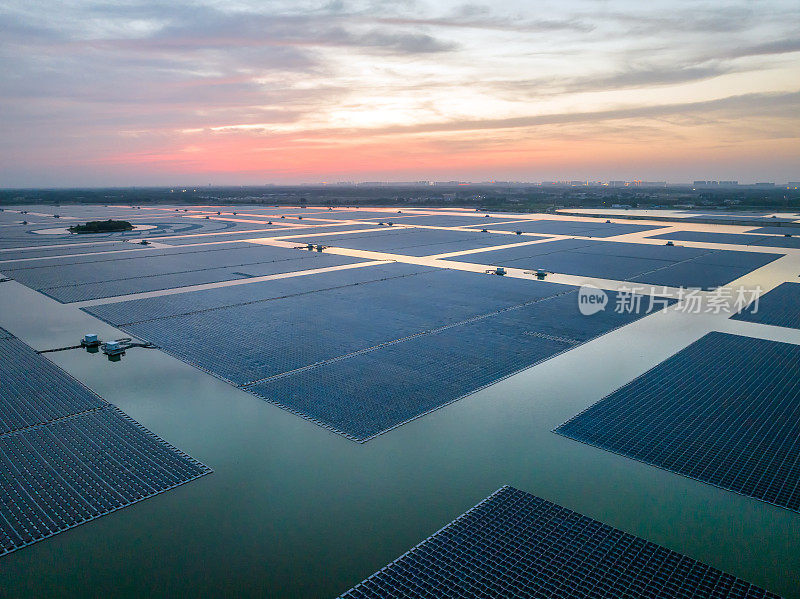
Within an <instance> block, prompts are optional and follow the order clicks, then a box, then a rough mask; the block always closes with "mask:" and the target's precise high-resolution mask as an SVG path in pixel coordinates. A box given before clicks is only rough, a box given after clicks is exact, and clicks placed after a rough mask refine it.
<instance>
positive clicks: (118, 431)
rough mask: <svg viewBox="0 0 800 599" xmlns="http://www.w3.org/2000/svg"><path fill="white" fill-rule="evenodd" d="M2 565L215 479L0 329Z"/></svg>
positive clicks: (0, 509)
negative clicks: (76, 530)
mask: <svg viewBox="0 0 800 599" xmlns="http://www.w3.org/2000/svg"><path fill="white" fill-rule="evenodd" d="M0 381H2V384H0V555H4V554H5V553H8V552H10V551H14V550H16V549H19V548H21V547H24V546H26V545H29V544H31V543H34V542H36V541H39V540H41V539H44V538H46V537H49V536H51V535H53V534H56V533H58V532H62V531H64V530H66V529H68V528H71V527H73V526H77V525H78V524H82V523H84V522H87V521H89V520H91V519H93V518H97V517H98V516H102V515H104V514H107V513H109V512H111V511H114V510H116V509H119V508H122V507H125V506H127V505H130V504H131V503H134V502H136V501H140V500H142V499H145V498H147V497H150V496H152V495H155V494H157V493H161V492H163V491H166V490H168V489H170V488H172V487H175V486H177V485H180V484H183V483H185V482H188V481H190V480H193V479H195V478H197V477H199V476H202V475H204V474H207V473H209V472H211V470H210V469H209V468H208V467H206V466H204V465H203V464H201V463H200V462H198V461H196V460H194V459H192V458H191V457H189V456H187V455H186V454H184V453H182V452H180V451H178V450H177V449H175V448H174V447H172V446H171V445H168V444H167V443H166V442H164V441H163V440H161V439H160V438H158V437H156V436H155V435H154V434H153V433H151V432H150V431H148V430H147V429H145V428H144V427H142V426H141V425H140V424H138V423H137V422H135V421H133V420H132V419H130V418H129V417H128V416H126V415H125V414H123V413H122V412H120V411H119V410H118V409H117V408H115V407H114V406H112V405H110V404H109V403H107V402H106V401H104V400H103V399H102V398H100V397H99V396H97V395H96V394H94V393H93V392H92V391H90V390H89V389H88V388H86V387H85V386H83V385H82V384H81V383H80V382H78V381H77V380H75V379H74V378H72V377H71V376H69V375H68V374H67V373H66V372H64V371H63V370H61V369H60V368H58V367H57V366H56V365H55V364H53V363H52V362H50V361H49V360H47V359H46V358H44V357H42V356H41V355H39V354H37V353H36V352H35V351H33V349H31V348H30V347H29V346H27V345H26V344H24V343H22V341H20V340H19V339H17V338H16V337H14V336H13V335H11V334H10V333H8V332H7V331H5V330H3V329H0Z"/></svg>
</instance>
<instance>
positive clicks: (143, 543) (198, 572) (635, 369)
mask: <svg viewBox="0 0 800 599" xmlns="http://www.w3.org/2000/svg"><path fill="white" fill-rule="evenodd" d="M782 268H783V267H782V266H780V265H778V266H776V267H774V268H773V270H772V271H768V272H773V273H774V274H777V275H780V276H784V275H783V274H782V270H781V269H782ZM765 276H766V275H765ZM0 301H2V306H3V310H2V312H0V326H3V327H6V328H8V329H9V330H11V331H12V332H13V333H15V334H17V335H18V336H20V337H21V338H22V339H23V340H25V341H27V342H29V343H31V344H32V345H33V346H34V347H35V348H37V349H44V348H47V347H57V346H62V345H69V344H73V343H75V342H76V340H77V339H78V338H79V336H80V335H81V334H83V333H84V332H88V331H93V332H98V333H100V334H101V336H106V337H112V336H113V335H115V334H116V335H117V336H124V335H123V334H122V333H120V332H118V331H115V330H114V329H111V328H110V327H108V326H107V325H103V324H101V323H99V322H98V321H96V320H94V319H92V318H91V317H89V316H88V315H86V314H83V313H81V312H79V311H78V310H77V309H76V308H74V307H70V306H63V305H60V304H57V303H56V302H54V301H53V300H50V299H48V298H46V297H44V296H42V295H39V294H37V293H35V292H33V291H30V290H28V289H26V288H23V287H21V286H19V285H17V284H16V283H4V284H3V285H2V286H0ZM714 326H722V327H724V328H727V330H731V331H736V330H744V328H742V327H746V326H747V323H730V322H725V321H721V320H720V319H718V318H717V319H711V318H706V317H701V316H694V317H692V316H686V315H680V316H678V315H671V316H668V315H654V316H651V317H649V318H646V319H644V320H642V321H639V322H638V323H636V324H634V325H631V326H628V327H626V328H624V329H621V330H619V331H615V332H613V333H611V334H609V335H607V336H605V337H604V338H602V339H601V340H596V341H594V342H592V343H589V344H587V345H584V346H582V347H580V348H577V349H575V350H573V351H571V352H568V353H567V354H564V355H562V356H559V357H558V358H555V359H553V360H550V361H548V362H545V363H544V364H541V365H539V366H537V367H535V368H533V369H530V370H528V371H525V372H523V373H521V374H519V375H516V376H514V377H512V378H510V379H507V380H505V381H503V382H501V383H499V384H497V385H495V386H493V387H491V388H488V389H485V390H483V391H481V392H479V393H477V394H475V395H472V396H470V397H467V398H465V399H463V400H461V401H459V402H456V403H455V404H452V405H450V406H448V407H446V408H444V409H442V410H439V411H438V412H435V413H433V414H430V415H428V416H425V417H424V418H421V419H419V420H416V421H414V422H411V423H409V424H406V425H404V426H402V427H400V428H399V429H396V430H394V431H391V432H390V433H387V434H386V435H383V436H381V437H379V438H377V439H375V440H373V441H370V442H368V443H366V444H365V445H358V444H356V443H353V442H351V441H348V440H346V439H344V438H342V437H340V436H338V435H335V434H333V433H330V432H328V431H326V430H324V429H322V428H320V427H318V426H316V425H314V424H311V423H309V422H306V421H305V420H303V419H301V418H298V417H296V416H293V415H292V414H289V413H288V412H284V411H283V410H281V409H279V408H277V407H275V406H272V405H270V404H268V403H265V402H264V401H261V400H259V399H257V398H256V397H254V396H251V395H249V394H247V393H245V392H243V391H240V390H237V389H235V388H233V387H231V386H230V385H227V384H225V383H223V382H221V381H219V380H217V379H215V378H213V377H211V376H209V375H206V374H204V373H202V372H200V371H198V370H196V369H194V368H192V367H190V366H188V365H186V364H184V363H182V362H180V361H178V360H176V359H173V358H171V357H169V356H166V355H165V354H163V353H161V352H160V351H157V350H145V349H134V350H131V351H129V352H128V355H127V356H125V357H124V358H123V360H122V361H121V362H120V363H110V362H108V361H107V360H106V359H105V357H104V356H102V355H100V354H97V355H90V354H86V353H84V352H81V351H69V352H62V353H58V354H50V357H51V358H52V359H53V360H54V361H55V362H56V363H58V364H59V365H60V366H62V367H64V368H65V369H67V370H68V371H69V372H71V373H72V374H73V375H75V376H77V377H78V378H79V379H81V380H82V381H84V382H85V383H86V384H88V385H89V386H90V387H92V388H93V389H94V390H95V391H97V392H98V393H99V394H100V395H102V396H103V397H105V398H106V399H107V400H109V401H110V402H112V403H114V404H116V405H118V406H119V407H120V408H121V409H123V410H124V411H125V412H127V413H128V414H130V415H131V416H132V417H134V418H136V419H137V420H138V421H140V422H141V423H143V424H144V425H145V426H147V427H148V428H150V429H151V430H153V431H154V432H156V433H157V434H159V435H161V436H162V437H163V438H165V439H166V440H168V441H169V442H171V443H172V444H174V445H176V446H177V447H179V448H180V449H183V450H184V451H186V452H188V453H189V454H191V455H192V456H194V457H196V458H197V459H199V460H201V461H203V462H204V463H206V464H208V465H209V466H211V467H212V468H214V470H215V472H214V473H213V474H211V475H210V476H206V477H204V478H202V479H200V480H198V481H194V482H192V483H189V484H187V485H185V486H182V487H180V488H178V489H176V490H174V491H171V492H168V493H165V494H163V495H159V496H157V497H155V498H152V499H148V500H146V501H144V502H141V503H139V504H136V505H134V506H132V507H129V508H126V509H124V510H121V511H119V512H116V513H114V514H111V515H109V516H105V517H103V518H100V519H99V520H96V521H94V522H92V523H89V524H87V525H83V526H80V527H77V528H75V529H73V530H70V531H68V532H66V533H62V534H60V535H57V536H56V537H54V538H52V539H49V540H46V541H44V542H41V543H38V544H36V545H34V546H31V547H28V548H26V549H23V550H21V551H18V552H15V553H13V554H11V555H8V556H6V557H4V558H2V560H0V595H3V596H6V595H7V596H15V597H17V596H18V597H56V596H58V597H68V596H76V597H77V596H87V595H94V596H104V597H107V596H110V595H113V596H122V597H141V596H167V595H185V596H193V597H218V596H221V595H235V596H238V597H250V596H254V597H255V596H269V597H333V596H335V595H337V594H338V593H340V592H342V591H344V590H346V589H347V588H349V587H350V586H352V585H353V584H354V583H356V582H358V581H360V580H361V579H363V578H364V577H366V576H367V575H369V574H371V573H372V572H373V571H375V570H376V569H378V568H379V567H381V566H382V565H384V564H385V563H386V562H388V561H390V560H392V559H394V558H395V557H397V556H398V555H400V554H401V553H403V552H404V551H406V550H407V549H409V548H410V547H411V546H413V545H414V544H416V543H418V542H419V541H420V540H422V539H423V538H424V537H426V536H427V535H429V534H431V533H432V532H434V531H435V530H437V529H438V528H440V527H441V526H442V525H444V524H445V523H446V522H448V521H450V520H452V519H453V518H454V517H456V516H458V515H459V514H461V513H462V512H464V511H465V510H467V509H468V508H470V507H471V506H473V505H474V504H475V503H477V502H478V501H479V500H481V499H482V498H484V497H485V496H486V495H488V494H489V493H491V492H492V491H494V490H495V489H497V488H498V487H500V486H501V485H503V484H510V485H513V486H515V487H518V488H520V489H524V490H526V491H528V492H531V493H533V494H535V495H539V496H541V497H543V498H545V499H547V500H550V501H553V502H556V503H559V504H561V505H563V506H566V507H568V508H571V509H574V510H577V511H579V512H581V513H584V514H587V515H589V516H592V517H594V518H597V519H599V520H602V521H603V522H606V523H608V524H611V525H613V526H616V527H619V528H621V529H623V530H625V531H627V532H630V533H633V534H636V535H640V536H643V537H645V538H647V539H649V540H652V541H654V542H656V543H659V544H662V545H665V546H667V547H669V548H671V549H674V550H676V551H680V552H682V553H686V554H688V555H690V556H691V557H694V558H696V559H699V560H702V561H704V562H706V563H708V564H711V565H713V566H715V567H717V568H721V569H723V570H725V571H728V572H730V573H732V574H735V575H737V576H740V577H742V578H744V579H746V580H749V581H751V582H754V583H756V584H759V585H762V586H764V587H767V588H768V589H770V590H773V591H777V592H780V593H782V594H784V595H786V596H787V597H800V591H798V582H797V581H798V579H799V578H800V515H798V514H795V513H793V512H790V511H788V510H785V509H781V508H777V507H773V506H770V505H767V504H765V503H762V502H759V501H755V500H752V499H749V498H747V497H742V496H739V495H736V494H734V493H731V492H728V491H724V490H720V489H716V488H714V487H711V486H708V485H704V484H701V483H698V482H694V481H692V480H689V479H686V478H684V477H681V476H678V475H675V474H671V473H668V472H665V471H662V470H659V469H657V468H653V467H651V466H647V465H645V464H642V463H639V462H636V461H633V460H629V459H626V458H623V457H621V456H617V455H613V454H611V453H608V452H605V451H602V450H599V449H595V448H592V447H590V446H587V445H583V444H581V443H577V442H575V441H571V440H569V439H566V438H563V437H560V436H558V435H556V434H554V433H552V432H551V430H552V429H553V428H554V427H555V426H557V425H558V424H560V423H561V422H563V421H564V420H566V419H567V418H569V417H571V416H573V415H574V414H575V413H577V412H578V411H580V410H582V409H584V408H586V407H587V406H589V405H590V404H592V403H594V402H595V401H597V400H598V399H599V398H600V397H602V396H603V395H605V394H606V393H608V392H610V391H612V390H613V389H615V388H616V387H618V386H619V385H620V384H622V383H624V382H627V381H628V380H629V379H630V378H633V377H634V376H636V375H638V374H640V373H641V372H642V371H644V370H646V369H647V368H650V367H651V366H653V365H655V364H656V363H657V362H659V361H661V360H662V359H664V358H666V357H667V356H668V355H670V354H671V353H674V351H676V350H678V349H680V348H681V347H683V346H685V345H686V344H687V343H689V342H691V341H693V340H694V339H696V338H699V337H700V336H702V334H704V333H705V332H706V331H707V330H709V329H710V328H711V327H714ZM737 327H738V328H737ZM748 330H750V329H748ZM790 335H793V333H791V334H790Z"/></svg>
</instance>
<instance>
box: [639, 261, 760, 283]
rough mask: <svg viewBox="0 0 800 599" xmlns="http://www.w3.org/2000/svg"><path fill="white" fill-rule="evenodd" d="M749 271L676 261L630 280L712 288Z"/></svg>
mask: <svg viewBox="0 0 800 599" xmlns="http://www.w3.org/2000/svg"><path fill="white" fill-rule="evenodd" d="M751 271H752V269H751V268H746V267H737V266H721V265H716V264H697V263H695V262H678V263H676V264H672V265H670V266H667V267H665V268H661V269H659V270H655V271H652V272H649V273H647V274H642V275H638V276H635V277H632V278H631V279H630V280H631V281H633V282H637V283H644V284H646V285H656V286H667V287H687V288H689V287H694V288H699V289H714V288H715V287H720V286H724V285H727V284H728V283H730V282H731V281H734V280H736V279H738V278H739V277H743V276H744V275H746V274H747V273H749V272H751Z"/></svg>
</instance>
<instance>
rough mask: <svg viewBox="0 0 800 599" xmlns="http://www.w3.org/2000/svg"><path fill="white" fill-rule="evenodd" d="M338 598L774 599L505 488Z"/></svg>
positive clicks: (664, 550) (663, 550)
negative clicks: (676, 598)
mask: <svg viewBox="0 0 800 599" xmlns="http://www.w3.org/2000/svg"><path fill="white" fill-rule="evenodd" d="M341 597H343V598H350V599H371V598H375V599H388V598H393V599H400V598H409V599H410V598H415V599H418V598H430V599H440V598H442V597H451V598H457V597H462V598H465V599H466V598H473V597H538V598H548V597H552V598H558V599H566V598H576V599H577V598H585V597H592V598H596V599H604V598H608V599H617V598H619V597H630V598H645V597H647V598H651V597H652V598H655V597H713V598H716V599H745V598H747V599H757V598H758V599H761V598H777V597H778V596H777V595H775V594H773V593H770V592H768V591H766V590H764V589H761V588H758V587H756V586H754V585H752V584H749V583H747V582H745V581H744V580H741V579H739V578H736V577H734V576H732V575H730V574H726V573H724V572H722V571H720V570H717V569H715V568H712V567H710V566H708V565H706V564H703V563H702V562H698V561H697V560H694V559H692V558H690V557H687V556H685V555H681V554H680V553H676V552H674V551H671V550H669V549H667V548H665V547H661V546H659V545H656V544H655V543H651V542H649V541H647V540H645V539H642V538H640V537H636V536H634V535H631V534H628V533H625V532H623V531H621V530H619V529H616V528H613V527H611V526H609V525H607V524H603V523H602V522H599V521H597V520H593V519H592V518H589V517H588V516H584V515H582V514H579V513H577V512H574V511H572V510H569V509H567V508H565V507H561V506H559V505H557V504H554V503H551V502H549V501H546V500H544V499H541V498H539V497H536V496H534V495H531V494H529V493H526V492H524V491H521V490H519V489H515V488H513V487H509V486H504V487H501V488H500V489H499V490H497V491H495V492H494V493H492V494H491V495H490V496H489V497H487V498H486V499H484V500H483V501H481V502H480V503H479V504H478V505H476V506H475V507H473V508H472V509H470V510H469V511H468V512H466V513H465V514H462V515H461V516H459V517H458V518H456V519H455V520H454V521H452V522H451V523H449V524H448V525H446V526H445V527H444V528H442V529H440V530H439V531H437V532H436V533H434V534H433V535H431V536H430V537H428V538H427V539H425V540H424V541H423V542H422V543H420V544H419V545H417V546H416V547H413V548H412V549H411V550H410V551H408V552H406V553H404V554H403V555H401V556H400V557H399V558H397V559H396V560H394V561H393V562H391V563H390V564H388V565H386V566H385V567H383V568H381V569H380V570H379V571H378V572H376V573H375V574H373V575H372V576H370V577H369V578H367V579H366V580H364V581H363V582H361V583H359V584H357V585H356V586H355V587H353V588H352V589H350V590H349V591H347V592H345V593H344V594H343V595H341Z"/></svg>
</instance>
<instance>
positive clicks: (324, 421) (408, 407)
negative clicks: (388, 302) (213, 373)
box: [249, 287, 643, 442]
mask: <svg viewBox="0 0 800 599" xmlns="http://www.w3.org/2000/svg"><path fill="white" fill-rule="evenodd" d="M566 289H567V290H569V289H570V288H568V287H567V288H566ZM615 303H616V294H613V293H611V294H610V297H609V304H610V306H611V308H609V309H607V310H606V311H603V312H598V313H597V314H594V315H592V316H583V315H581V314H580V312H579V311H578V299H577V293H576V292H575V291H565V292H562V293H561V294H560V295H556V296H551V297H549V298H542V299H539V300H533V301H532V302H530V303H528V304H526V305H521V306H516V307H513V308H510V309H503V310H500V311H498V312H496V313H493V314H487V315H485V316H484V317H482V318H477V319H475V320H470V321H465V322H460V323H458V324H456V325H455V326H448V327H446V328H442V329H439V330H437V331H433V332H429V333H427V334H424V335H418V336H416V337H412V338H409V339H404V340H402V341H400V342H397V343H393V344H390V345H385V346H382V347H377V348H375V349H373V350H371V351H367V352H362V353H359V354H357V355H352V356H349V357H346V358H343V359H342V358H340V359H336V360H334V361H331V362H328V363H326V364H322V365H319V366H316V367H313V368H308V369H305V370H302V371H300V372H295V373H290V374H288V375H285V376H280V377H277V378H273V379H270V380H267V381H263V382H261V383H258V384H256V385H254V386H252V387H249V390H250V391H251V392H253V393H255V394H256V395H258V396H260V397H263V398H264V399H267V400H268V401H271V402H273V403H276V404H278V405H280V406H281V407H283V408H286V409H289V410H290V411H292V412H294V413H297V414H300V415H302V416H304V417H306V418H308V419H310V420H312V421H314V422H316V423H317V424H321V425H323V426H325V427H327V428H330V429H332V430H334V431H336V432H339V433H342V434H344V435H346V436H347V437H348V438H350V439H353V440H355V441H359V442H363V441H367V440H369V439H370V438H372V437H374V436H376V435H378V434H380V433H381V432H385V431H386V430H389V429H391V428H394V427H396V426H398V425H400V424H402V423H404V422H407V421H409V420H411V419H414V418H417V417H419V416H421V415H423V414H426V413H428V412H430V411H432V410H435V409H438V408H440V407H442V406H444V405H447V404H449V403H451V402H453V401H456V400H457V399H460V398H461V397H464V396H465V395H468V394H471V393H474V392H475V391H477V390H479V389H481V388H483V387H485V386H487V385H490V384H493V383H495V382H497V381H498V380H501V379H503V378H505V377H508V376H510V375H512V374H514V373H516V372H519V371H520V370H523V369H525V368H529V367H530V366H533V365H534V364H536V363H538V362H541V361H543V360H546V359H548V358H550V357H552V356H554V355H556V354H558V353H561V352H563V351H566V350H568V349H570V348H572V347H574V346H576V345H578V344H579V343H583V342H585V341H587V340H589V339H592V338H593V337H596V336H598V335H601V334H603V333H606V332H608V331H609V330H612V329H614V328H617V327H619V326H622V325H624V324H627V323H628V322H631V321H633V320H636V319H638V318H639V317H640V315H636V314H623V313H618V312H615V311H614V310H613V306H614V305H615ZM642 315H643V314H642Z"/></svg>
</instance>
